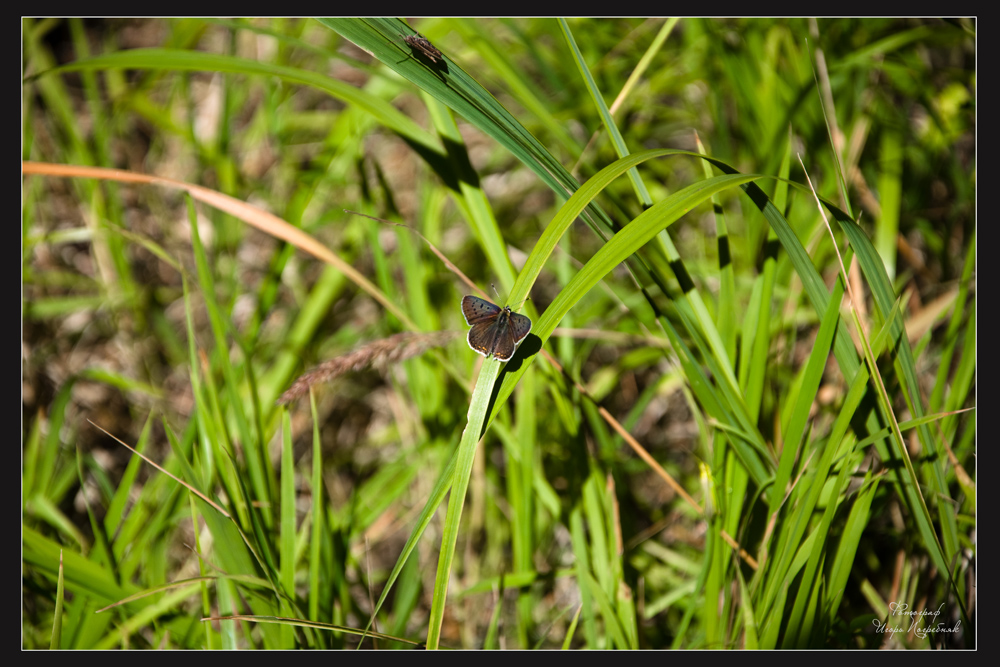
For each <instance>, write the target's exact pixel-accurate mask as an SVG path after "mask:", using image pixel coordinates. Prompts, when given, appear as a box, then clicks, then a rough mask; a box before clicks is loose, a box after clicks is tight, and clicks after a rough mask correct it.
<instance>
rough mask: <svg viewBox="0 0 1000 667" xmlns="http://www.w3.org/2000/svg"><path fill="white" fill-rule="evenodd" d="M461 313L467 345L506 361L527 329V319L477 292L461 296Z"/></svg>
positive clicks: (480, 352) (526, 332) (529, 325)
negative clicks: (480, 295) (468, 327)
mask: <svg viewBox="0 0 1000 667" xmlns="http://www.w3.org/2000/svg"><path fill="white" fill-rule="evenodd" d="M462 316H463V317H465V321H466V323H467V324H469V325H470V326H471V328H470V329H469V336H468V341H469V347H471V348H472V349H473V350H475V351H476V352H478V353H479V354H481V355H483V356H484V357H488V356H490V355H491V354H492V355H493V356H495V357H496V358H497V359H499V360H500V361H510V360H511V358H512V357H513V356H514V351H515V350H517V346H518V345H519V344H520V343H521V341H522V340H524V339H525V338H526V337H527V335H528V332H530V331H531V319H530V318H528V317H527V316H526V315H521V314H520V313H513V312H511V310H510V306H504V307H503V308H501V307H500V306H497V305H496V304H493V303H490V302H489V301H487V300H486V299H480V298H479V297H478V296H472V295H471V294H470V295H467V296H464V297H462Z"/></svg>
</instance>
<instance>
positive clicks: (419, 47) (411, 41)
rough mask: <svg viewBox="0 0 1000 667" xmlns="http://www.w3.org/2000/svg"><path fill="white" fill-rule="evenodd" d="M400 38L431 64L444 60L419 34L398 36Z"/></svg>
mask: <svg viewBox="0 0 1000 667" xmlns="http://www.w3.org/2000/svg"><path fill="white" fill-rule="evenodd" d="M400 37H402V38H403V41H404V42H406V43H407V44H408V45H409V47H410V48H411V49H413V50H414V51H419V52H420V53H422V54H424V55H425V56H426V57H427V59H428V60H430V61H431V62H432V63H437V61H438V60H444V55H443V54H442V53H441V52H440V51H438V50H437V48H436V47H435V46H434V45H433V44H431V43H430V42H429V41H427V38H426V37H424V36H423V35H421V34H420V33H417V34H416V35H400Z"/></svg>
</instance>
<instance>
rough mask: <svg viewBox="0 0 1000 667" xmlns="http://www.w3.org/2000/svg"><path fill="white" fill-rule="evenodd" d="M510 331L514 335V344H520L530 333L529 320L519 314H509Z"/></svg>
mask: <svg viewBox="0 0 1000 667" xmlns="http://www.w3.org/2000/svg"><path fill="white" fill-rule="evenodd" d="M510 330H511V333H512V334H514V344H515V345H516V344H518V343H520V342H521V341H522V340H524V339H525V337H526V336H527V335H528V332H529V331H531V318H530V317H528V316H527V315H522V314H521V313H511V314H510Z"/></svg>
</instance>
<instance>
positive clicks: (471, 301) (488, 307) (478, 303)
mask: <svg viewBox="0 0 1000 667" xmlns="http://www.w3.org/2000/svg"><path fill="white" fill-rule="evenodd" d="M499 314H500V306H495V305H493V304H492V303H490V302H489V301H487V300H486V299H480V298H479V297H478V296H472V295H471V294H468V295H466V296H463V297H462V316H463V317H465V323H466V324H470V325H471V324H478V323H480V322H489V321H490V320H495V319H496V318H497V316H498V315H499ZM470 344H471V343H470ZM473 349H475V348H473Z"/></svg>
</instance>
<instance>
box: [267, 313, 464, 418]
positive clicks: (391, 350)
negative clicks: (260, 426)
mask: <svg viewBox="0 0 1000 667" xmlns="http://www.w3.org/2000/svg"><path fill="white" fill-rule="evenodd" d="M460 333H461V332H460V331H432V332H430V333H412V332H408V331H407V332H403V333H398V334H396V335H395V336H389V337H388V338H383V339H382V340H377V341H374V342H372V343H368V344H367V345H363V346H362V347H359V348H358V349H356V350H354V351H353V352H348V353H347V354H344V355H341V356H339V357H335V358H333V359H330V360H328V361H325V362H323V363H322V364H320V365H319V366H317V367H316V368H314V369H312V370H311V371H309V372H307V373H304V374H302V375H300V376H299V377H298V379H296V380H295V382H293V383H292V386H291V387H289V388H288V391H286V392H285V393H284V394H282V395H281V397H280V398H278V405H282V404H285V403H290V402H292V401H294V400H296V399H298V398H301V397H302V396H305V395H306V394H307V393H309V387H311V386H313V385H314V384H317V383H319V382H327V381H329V380H332V379H333V378H335V377H338V376H340V375H343V374H344V373H348V372H350V371H360V370H364V369H365V368H368V367H369V366H374V367H376V368H385V367H387V366H389V364H395V363H399V362H400V361H406V360H407V359H410V358H412V357H415V356H417V355H420V354H423V353H424V352H426V351H427V350H429V349H430V348H432V347H441V346H442V345H446V344H447V343H449V342H450V341H451V340H452V339H453V338H455V337H456V336H458V335H459V334H460Z"/></svg>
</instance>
